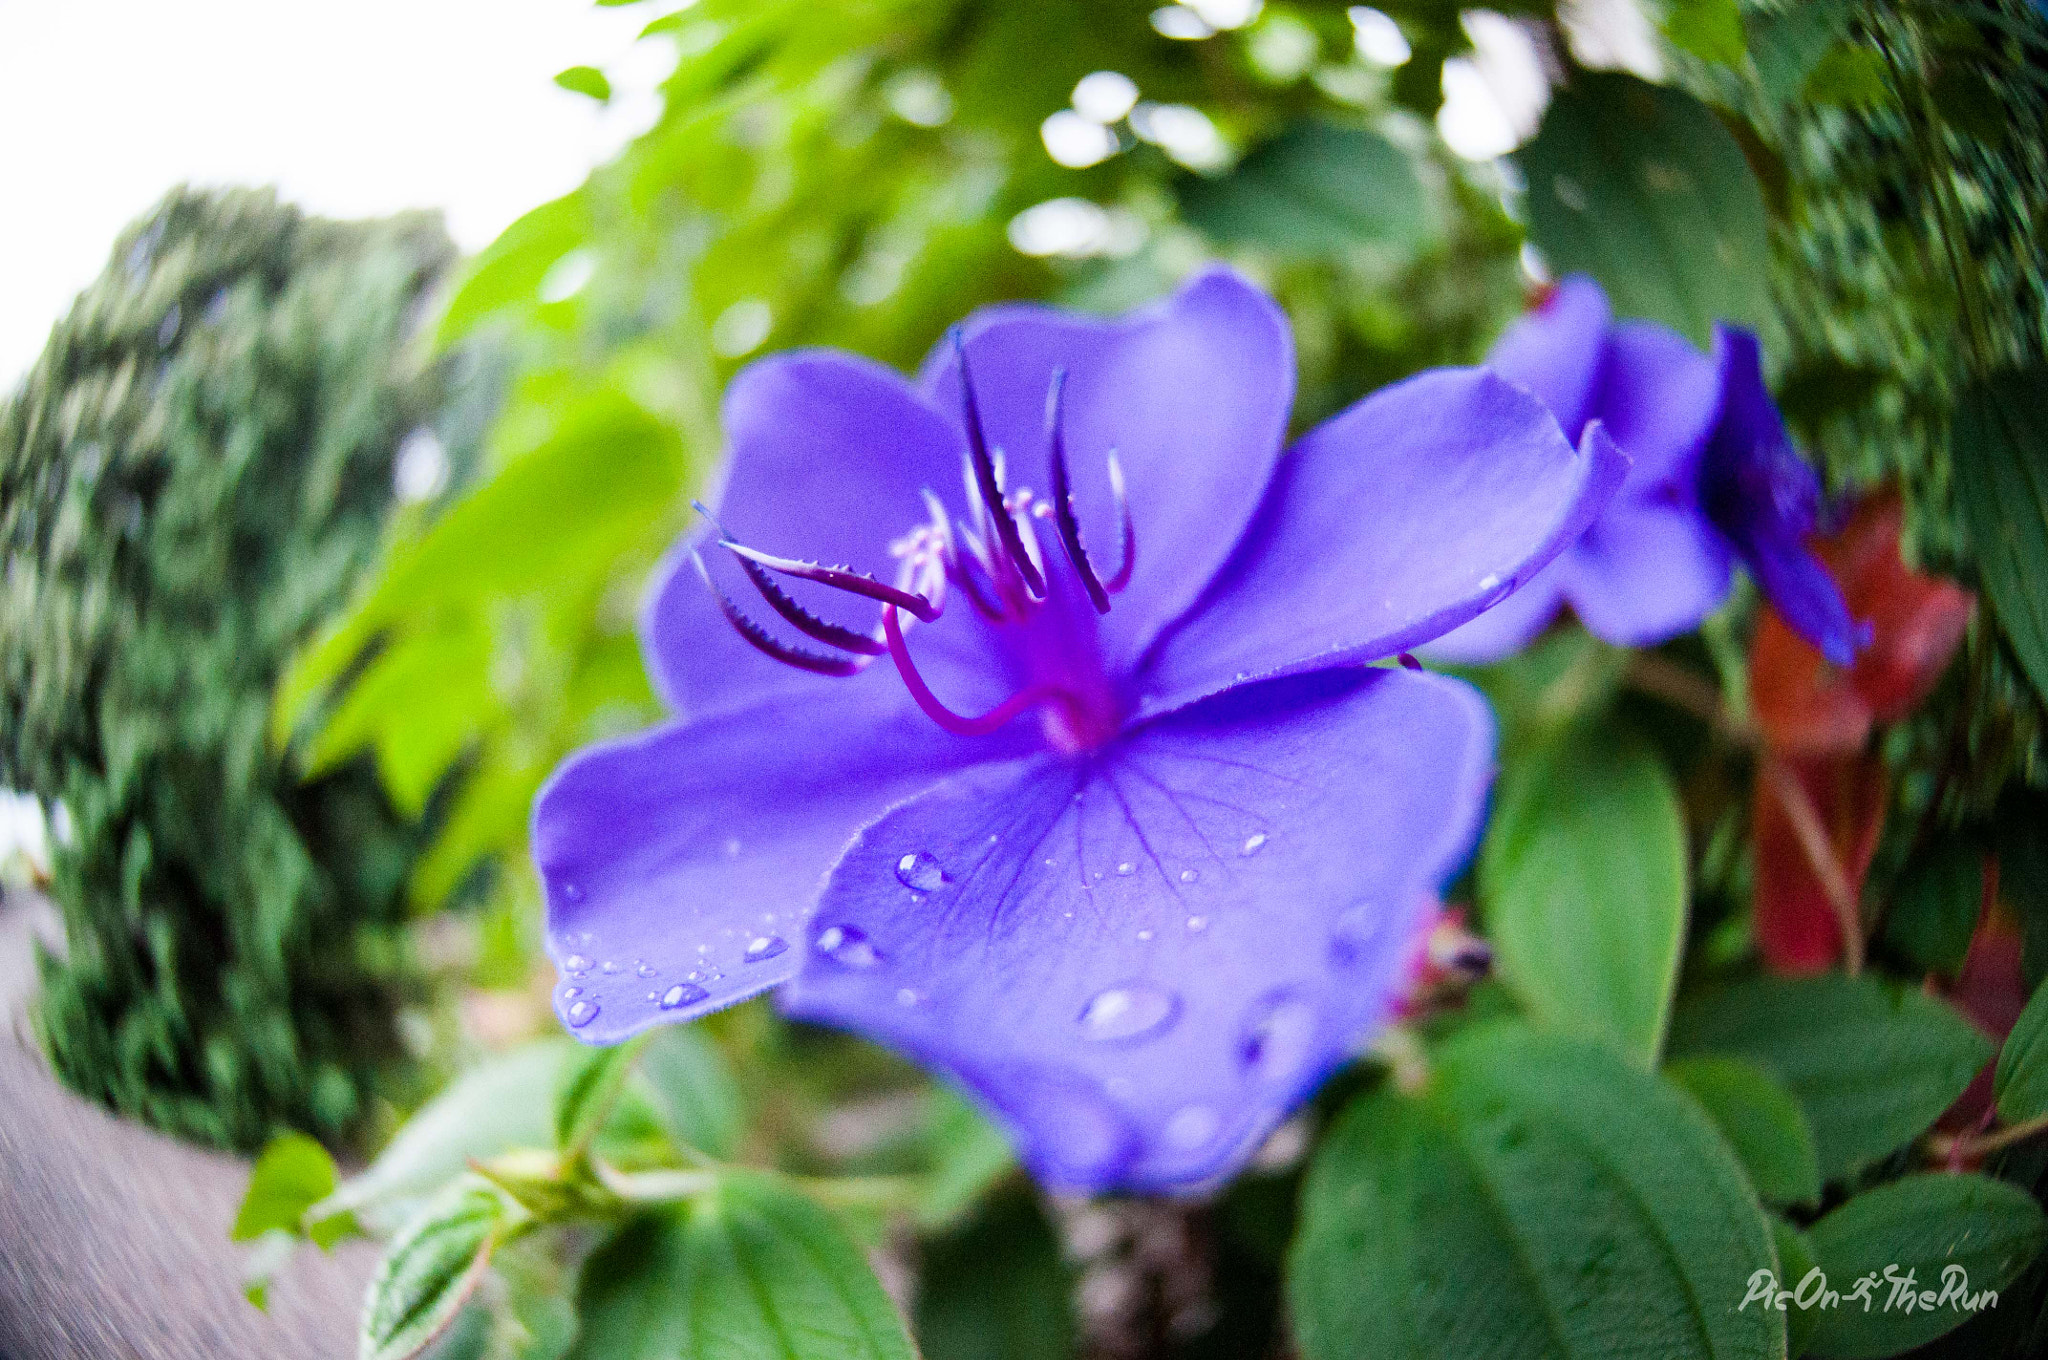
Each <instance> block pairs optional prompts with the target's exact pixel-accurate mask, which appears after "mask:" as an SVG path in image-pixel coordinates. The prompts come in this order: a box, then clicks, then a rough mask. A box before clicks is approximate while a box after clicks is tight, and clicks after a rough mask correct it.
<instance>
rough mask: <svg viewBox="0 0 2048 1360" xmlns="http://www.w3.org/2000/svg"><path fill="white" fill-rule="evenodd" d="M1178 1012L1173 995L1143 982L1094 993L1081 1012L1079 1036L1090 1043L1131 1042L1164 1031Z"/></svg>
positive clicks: (1177, 1002) (1176, 998) (1178, 1007)
mask: <svg viewBox="0 0 2048 1360" xmlns="http://www.w3.org/2000/svg"><path fill="white" fill-rule="evenodd" d="M1179 1010H1180V999H1179V998H1178V997H1176V996H1175V995H1174V994H1173V993H1172V992H1169V991H1165V990H1163V989H1162V988H1158V987H1154V986H1151V985H1149V984H1147V983H1143V982H1134V983H1132V984H1130V985H1129V986H1126V987H1111V988H1108V989H1106V990H1104V991H1100V992H1097V993H1096V994H1095V995H1094V996H1093V997H1091V998H1089V1001H1088V1004H1087V1005H1085V1006H1083V1007H1082V1008H1081V1015H1080V1022H1081V1033H1082V1034H1083V1035H1084V1036H1085V1037H1087V1038H1089V1039H1099V1040H1109V1039H1134V1038H1136V1037H1138V1036H1139V1035H1141V1034H1150V1033H1151V1032H1152V1031H1154V1030H1157V1029H1160V1028H1163V1027H1164V1026H1165V1025H1167V1024H1168V1023H1169V1022H1171V1021H1172V1019H1173V1017H1174V1015H1175V1014H1176V1013H1177V1012H1178V1011H1179Z"/></svg>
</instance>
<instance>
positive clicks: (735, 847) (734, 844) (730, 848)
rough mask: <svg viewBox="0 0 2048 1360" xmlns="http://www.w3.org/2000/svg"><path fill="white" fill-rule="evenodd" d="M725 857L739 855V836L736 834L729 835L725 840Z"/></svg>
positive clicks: (736, 856) (730, 857) (736, 857)
mask: <svg viewBox="0 0 2048 1360" xmlns="http://www.w3.org/2000/svg"><path fill="white" fill-rule="evenodd" d="M725 857H726V858H727V859H738V858H739V857H740V838H739V837H738V836H734V837H731V838H730V839H729V840H727V841H726V843H725Z"/></svg>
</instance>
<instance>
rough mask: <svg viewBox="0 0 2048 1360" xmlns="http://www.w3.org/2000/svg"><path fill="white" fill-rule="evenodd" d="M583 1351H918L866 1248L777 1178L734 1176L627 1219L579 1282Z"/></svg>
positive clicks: (664, 1354) (831, 1354)
mask: <svg viewBox="0 0 2048 1360" xmlns="http://www.w3.org/2000/svg"><path fill="white" fill-rule="evenodd" d="M577 1311H578V1312H579V1313H580V1314H581V1316H582V1320H583V1326H582V1330H581V1332H580V1333H579V1334H578V1336H577V1339H576V1348H575V1350H574V1351H572V1352H571V1354H572V1356H575V1357H579V1358H580V1360H600V1357H601V1360H791V1358H793V1357H802V1360H911V1357H912V1355H913V1351H912V1348H911V1344H910V1337H909V1336H908V1334H907V1333H906V1332H905V1331H904V1327H903V1321H902V1319H901V1318H899V1317H898V1316H897V1315H896V1310H895V1308H894V1306H893V1305H892V1304H891V1303H890V1302H889V1296H888V1295H887V1294H885V1293H884V1292H883V1291H882V1286H881V1282H880V1281H878V1280H877V1279H875V1276H874V1272H872V1271H870V1270H869V1269H868V1265H867V1262H866V1261H865V1260H864V1259H863V1258H862V1257H861V1254H860V1250H859V1248H857V1247H855V1246H854V1244H853V1243H852V1242H851V1241H849V1240H848V1239H847V1236H846V1234H845V1232H844V1231H843V1230H842V1229H841V1228H840V1227H839V1225H838V1224H837V1223H835V1222H834V1221H833V1220H832V1218H831V1216H830V1215H828V1214H827V1213H826V1212H825V1211H824V1210H823V1209H820V1208H819V1207H818V1206H817V1205H815V1204H813V1203H811V1202H810V1201H809V1200H807V1199H805V1198H804V1197H803V1196H802V1195H799V1194H797V1193H796V1192H795V1191H794V1190H792V1189H790V1188H789V1187H788V1186H786V1185H785V1184H783V1183H782V1182H781V1181H779V1180H776V1179H774V1178H772V1177H768V1176H762V1175H757V1174H752V1173H741V1174H734V1175H731V1176H728V1177H726V1178H724V1179H722V1180H721V1181H720V1182H719V1186H718V1189H717V1190H715V1191H713V1192H712V1193H710V1194H708V1195H705V1196H704V1197H703V1198H701V1199H698V1200H694V1201H692V1202H689V1203H686V1204H681V1205H677V1206H676V1207H674V1208H672V1209H664V1210H662V1211H660V1212H656V1213H650V1214H646V1215H643V1216H641V1217H639V1218H636V1219H634V1220H633V1221H632V1222H630V1223H628V1224H626V1225H625V1226H624V1227H622V1228H620V1229H619V1230H618V1232H616V1233H614V1234H613V1235H612V1237H611V1239H610V1240H609V1241H607V1242H605V1243H604V1244H603V1245H602V1246H600V1247H599V1248H598V1249H597V1250H596V1251H595V1252H593V1253H592V1254H591V1256H590V1259H589V1260H588V1261H587V1262H586V1263H585V1264H584V1267H583V1275H582V1279H581V1282H580V1283H579V1284H578V1286H577Z"/></svg>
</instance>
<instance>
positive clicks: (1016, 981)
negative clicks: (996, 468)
mask: <svg viewBox="0 0 2048 1360" xmlns="http://www.w3.org/2000/svg"><path fill="white" fill-rule="evenodd" d="M1492 749H1493V728H1492V720H1491V717H1490V716H1489V714H1488V712H1487V709H1486V706H1485V703H1484V701H1483V700H1481V699H1480V698H1479V696H1478V695H1477V693H1476V692H1475V691H1473V690H1472V689H1470V688H1469V687H1467V686H1465V685H1463V684H1461V683H1459V682H1457V681H1454V680H1449V679H1446V678H1444V677H1441V676H1430V675H1417V674H1412V673H1409V672H1405V671H1394V670H1369V669H1359V668H1351V669H1345V670H1332V671H1325V672H1322V673H1319V674H1316V675H1312V676H1305V677H1300V678H1295V679H1289V680H1284V681H1280V682H1277V683H1274V684H1270V685H1261V686H1256V687H1248V688H1246V689H1242V690H1239V691H1236V692H1234V693H1232V694H1230V695H1227V696H1223V697H1221V698H1218V699H1216V700H1213V701H1211V702H1208V703H1205V704H1201V705H1198V706H1195V707H1192V708H1189V709H1186V710H1184V711H1182V712H1180V713H1176V714H1174V715H1172V716H1170V717H1168V718H1166V719H1163V720H1161V721H1159V722H1156V723H1153V724H1151V725H1148V726H1146V727H1144V728H1141V729H1139V730H1137V731H1135V732H1133V733H1131V734H1129V735H1127V736H1126V737H1124V738H1122V739H1121V740H1120V741H1118V742H1117V743H1116V744H1114V745H1112V746H1110V747H1108V748H1106V749H1104V750H1103V751H1100V752H1098V753H1096V754H1095V755H1094V756H1093V757H1090V758H1083V759H1068V758H1062V757H1058V756H1050V755H1048V756H1041V757H1038V758H1036V759H1031V760H1025V761H1018V762H1015V763H1013V764H1008V765H1003V766H990V767H987V768H984V769H980V770H975V771H970V772H967V773H965V774H962V775H959V776H956V777H954V778H952V779H949V780H947V781H946V782H945V783H943V784H941V785H939V786H938V787H936V788H934V789H932V790H931V791H930V792H928V793H926V794H924V795H923V796H921V797H919V798H916V799H914V800H912V801H911V802H909V803H906V804H904V805H902V806H901V807H898V808H897V809H895V810H894V811H892V812H890V813H888V814H887V815H885V816H884V817H882V818H881V819H880V820H879V821H877V822H875V823H874V824H873V825H872V826H870V827H869V828H868V829H867V830H866V831H864V832H863V833H862V834H861V836H860V838H859V839H858V840H857V841H856V842H855V843H854V844H853V845H852V846H850V847H848V849H847V852H846V854H845V856H844V857H843V858H842V859H841V860H840V862H839V864H838V865H837V866H836V867H835V868H834V869H833V871H832V877H831V880H830V882H829V883H828V884H827V886H826V889H825V891H824V893H823V895H822V897H821V898H820V901H819V908H818V912H817V914H816V915H815V916H814V917H813V920H812V932H813V933H812V936H811V941H812V948H811V951H810V954H809V957H808V958H807V959H806V960H805V963H804V966H803V970H802V971H801V973H800V974H799V975H798V977H797V980H796V981H795V982H794V983H793V984H792V985H791V987H790V988H789V989H788V990H786V991H785V992H784V994H783V1000H784V1004H785V1006H786V1008H787V1009H788V1010H789V1011H790V1012H792V1013H793V1014H795V1015H798V1016H801V1017H804V1018H806V1019H813V1020H821V1021H826V1022H828V1023H832V1024H837V1025H843V1026H846V1027H849V1028H852V1029H857V1030H859V1031H861V1032H863V1033H866V1034H868V1035H870V1036H872V1037H874V1038H876V1039H879V1040H881V1041H882V1042H884V1043H887V1044H890V1045H892V1046H893V1047H896V1048H899V1049H901V1050H903V1051H905V1052H907V1053H909V1054H910V1055H911V1056H913V1057H915V1058H917V1059H918V1060H920V1061H923V1062H926V1063H930V1064H932V1065H934V1066H936V1067H938V1068H940V1069H942V1070H943V1071H944V1072H946V1073H947V1074H948V1075H950V1076H951V1077H952V1078H953V1079H955V1080H956V1081H958V1082H959V1083H961V1084H962V1085H963V1086H965V1087H966V1088H967V1089H969V1090H970V1091H972V1092H974V1093H975V1094H977V1095H978V1096H979V1097H980V1098H981V1099H982V1100H984V1101H985V1102H987V1104H989V1105H990V1106H991V1107H993V1108H994V1110H995V1111H996V1112H997V1113H998V1114H999V1115H1000V1116H1001V1118H1002V1119H1003V1120H1004V1121H1005V1122H1006V1123H1007V1124H1008V1125H1009V1126H1010V1128H1011V1129H1012V1131H1013V1133H1014V1134H1015V1136H1016V1138H1017V1140H1018V1143H1019V1146H1020V1151H1021V1155H1022V1156H1023V1158H1024V1160H1025V1161H1026V1162H1027V1163H1028V1164H1029V1165H1030V1166H1031V1168H1032V1169H1033V1171H1034V1172H1035V1173H1036V1174H1037V1175H1038V1176H1040V1177H1041V1178H1042V1179H1043V1180H1045V1181H1047V1182H1049V1183H1052V1184H1056V1185H1070V1186H1076V1187H1082V1188H1091V1189H1094V1188H1105V1187H1110V1186H1118V1187H1124V1188H1130V1189H1137V1190H1148V1189H1162V1188H1166V1187H1173V1186H1188V1185H1192V1184H1197V1183H1201V1182H1204V1181H1208V1180H1211V1179H1213V1178H1215V1177H1218V1176H1221V1175H1224V1174H1227V1173H1228V1172H1229V1171H1231V1170H1232V1169H1233V1168H1235V1167H1236V1166H1238V1165H1239V1164H1241V1163H1242V1162H1243V1160H1244V1159H1245V1158H1246V1157H1247V1156H1248V1155H1249V1154H1250V1153H1251V1152H1252V1150H1254V1149H1255V1148H1256V1147H1257V1146H1258V1144H1259V1142H1260V1141H1261V1140H1262V1139H1263V1138H1264V1137H1265V1136H1266V1134H1267V1133H1269V1132H1270V1131H1271V1130H1272V1129H1273V1127H1274V1126H1275V1125H1276V1124H1278V1123H1279V1122H1280V1120H1281V1119H1282V1118H1284V1117H1285V1115H1286V1114H1287V1112H1288V1111H1289V1110H1290V1109H1291V1108H1293V1107H1294V1106H1295V1105H1296V1104H1297V1103H1298V1102H1299V1101H1300V1100H1301V1099H1302V1098H1303V1097H1305V1096H1306V1095H1307V1094H1308V1093H1309V1092H1310V1091H1311V1090H1313V1089H1314V1088H1315V1086H1316V1085H1317V1083H1319V1082H1320V1081H1321V1080H1322V1079H1323V1078H1324V1077H1325V1076H1326V1075H1328V1073H1329V1072H1330V1071H1331V1070H1332V1069H1333V1068H1335V1067H1336V1066H1337V1065H1339V1064H1340V1063H1341V1062H1343V1061H1344V1059H1345V1057H1346V1056H1347V1055H1348V1054H1349V1053H1350V1052H1352V1051H1353V1050H1354V1047H1355V1046H1356V1045H1357V1044H1358V1043H1359V1042H1360V1041H1361V1040H1362V1039H1363V1038H1364V1037H1365V1036H1366V1035H1368V1034H1369V1033H1370V1032H1371V1031H1372V1030H1373V1029H1374V1028H1375V1027H1376V1026H1378V1025H1379V1024H1381V1023H1382V1022H1384V1020H1385V1019H1386V1017H1387V1016H1388V1014H1389V1012H1390V1010H1391V1009H1392V1008H1393V1006H1394V1005H1395V1003H1396V1001H1397V1000H1398V999H1399V997H1400V996H1401V994H1402V993H1403V992H1404V991H1405V989H1406V986H1407V984H1408V982H1409V980H1410V978H1411V970H1412V968H1413V967H1414V966H1415V963H1416V954H1417V949H1418V948H1419V946H1420V943H1421V935H1422V933H1423V932H1424V930H1425V929H1426V927H1427V924H1428V922H1429V920H1430V919H1431V916H1432V913H1433V911H1434V896H1435V893H1436V891H1437V890H1438V889H1439V888H1440V887H1441V885H1442V883H1443V882H1444V880H1445V878H1446V877H1447V876H1448V875H1449V874H1450V873H1452V872H1453V871H1454V870H1455V869H1456V867H1457V866H1458V864H1459V863H1460V862H1461V861H1462V860H1463V859H1464V857H1465V855H1466V853H1467V852H1468V850H1469V849H1470V846H1471V844H1472V840H1473V838H1474V836H1475V835H1476V834H1477V831H1478V827H1479V821H1480V813H1481V808H1482V804H1483V801H1484V798H1485V790H1486V785H1487V782H1488V778H1489V774H1490V765H1491V760H1492Z"/></svg>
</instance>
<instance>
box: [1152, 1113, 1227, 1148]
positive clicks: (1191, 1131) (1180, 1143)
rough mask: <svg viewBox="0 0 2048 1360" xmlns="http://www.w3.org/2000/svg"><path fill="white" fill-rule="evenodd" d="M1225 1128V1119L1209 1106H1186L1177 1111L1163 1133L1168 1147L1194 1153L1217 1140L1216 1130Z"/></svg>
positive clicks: (1168, 1120) (1169, 1119)
mask: <svg viewBox="0 0 2048 1360" xmlns="http://www.w3.org/2000/svg"><path fill="white" fill-rule="evenodd" d="M1221 1127H1223V1117H1222V1116H1221V1115H1219V1114H1217V1113H1216V1111H1215V1110H1213V1109H1211V1108H1210V1107H1209V1106H1207V1105H1184V1106H1182V1107H1181V1108H1180V1109H1178V1110H1175V1111H1174V1112H1173V1114H1172V1116H1171V1117H1170V1118H1168V1119H1167V1121H1166V1127H1165V1129H1163V1130H1162V1132H1163V1133H1164V1134H1165V1135H1166V1141H1167V1143H1168V1145H1170V1146H1172V1147H1176V1148H1179V1149H1181V1150H1182V1151H1183V1152H1192V1151H1194V1150H1195V1149H1196V1148H1199V1147H1203V1146H1205V1145H1206V1144H1208V1142H1209V1141H1210V1140H1211V1139H1213V1138H1215V1136H1216V1130H1218V1129H1219V1128H1221Z"/></svg>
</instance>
